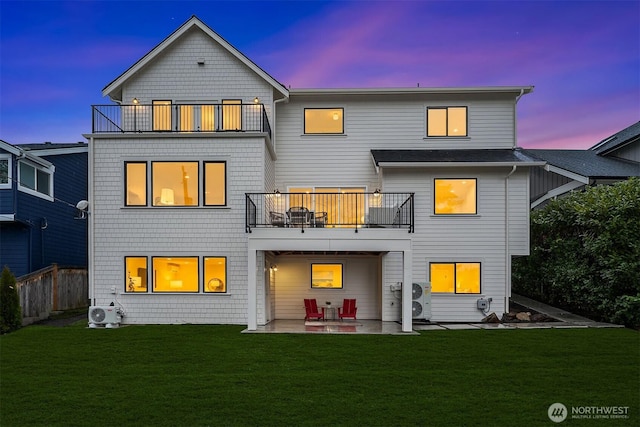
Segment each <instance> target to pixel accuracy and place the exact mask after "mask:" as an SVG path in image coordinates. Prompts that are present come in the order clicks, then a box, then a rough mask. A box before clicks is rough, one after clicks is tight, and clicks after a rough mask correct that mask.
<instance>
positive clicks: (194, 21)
mask: <svg viewBox="0 0 640 427" xmlns="http://www.w3.org/2000/svg"><path fill="white" fill-rule="evenodd" d="M193 27H197V28H199V29H200V30H202V31H203V32H204V33H205V34H207V35H208V36H209V37H211V38H212V39H213V40H214V41H216V42H217V43H218V44H219V45H220V46H222V47H223V48H225V49H226V50H227V51H228V52H229V53H231V54H232V55H233V56H235V57H236V58H238V59H239V60H240V61H241V62H242V63H244V64H245V65H246V66H247V67H249V68H250V69H251V70H253V71H254V72H255V73H256V74H258V75H259V76H260V77H262V78H263V79H264V80H265V81H266V82H267V83H269V84H270V85H271V86H273V87H274V88H275V89H276V90H277V91H279V92H280V93H282V94H283V95H284V96H288V94H289V92H288V90H287V88H286V87H285V86H284V85H283V84H282V83H280V82H278V81H277V80H276V79H274V78H273V77H271V76H270V75H269V74H268V73H267V72H266V71H264V70H263V69H262V68H260V67H259V66H257V65H256V64H255V63H254V62H253V61H251V60H250V59H249V58H247V57H246V56H245V55H244V54H242V52H240V51H239V50H238V49H236V48H235V47H233V46H232V45H231V44H230V43H229V42H227V41H226V40H225V39H224V38H222V37H221V36H220V35H219V34H218V33H216V32H215V31H213V30H212V29H211V28H210V27H209V26H207V25H206V24H205V23H204V22H202V21H201V20H200V19H199V18H198V17H197V16H195V15H193V16H192V17H191V18H189V19H188V20H187V21H186V22H185V23H184V24H182V25H181V26H180V27H179V28H178V29H177V30H175V31H174V32H173V33H171V34H170V35H169V36H168V37H167V38H166V39H164V40H163V41H162V42H160V44H158V45H157V46H156V47H154V48H153V49H152V50H151V51H150V52H149V53H147V54H146V55H144V56H143V57H142V58H140V59H139V60H138V61H137V62H136V63H135V64H133V65H132V66H131V67H129V69H128V70H126V71H125V72H124V73H122V74H121V75H120V76H119V77H117V78H116V79H115V80H114V81H112V82H111V83H109V84H108V85H107V86H105V88H104V89H102V95H103V96H107V95H108V96H109V97H110V98H111V99H113V100H115V101H121V99H120V98H121V97H122V85H123V84H124V83H125V82H126V81H127V80H128V79H129V78H130V77H131V76H133V75H134V74H135V73H137V72H138V71H140V70H141V69H142V68H144V67H145V66H147V65H148V64H149V63H150V62H151V61H153V59H154V58H156V57H157V56H158V55H159V54H160V53H161V52H162V51H164V50H165V49H166V48H167V47H168V46H170V45H171V44H172V43H174V42H175V41H176V40H178V39H179V38H180V37H181V36H182V35H183V34H185V33H186V32H187V31H189V30H190V29H191V28H193Z"/></svg>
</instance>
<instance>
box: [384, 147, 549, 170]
mask: <svg viewBox="0 0 640 427" xmlns="http://www.w3.org/2000/svg"><path fill="white" fill-rule="evenodd" d="M371 155H372V156H373V161H374V163H375V165H376V167H379V166H382V167H392V166H402V167H407V166H516V165H522V166H543V165H544V164H545V162H544V161H543V160H539V159H535V158H532V157H530V156H528V155H527V154H526V153H524V152H523V151H522V150H520V149H517V150H510V149H504V150H481V149H479V150H371Z"/></svg>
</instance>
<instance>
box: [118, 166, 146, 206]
mask: <svg viewBox="0 0 640 427" xmlns="http://www.w3.org/2000/svg"><path fill="white" fill-rule="evenodd" d="M124 167H125V191H126V195H125V206H147V163H146V162H125V164H124Z"/></svg>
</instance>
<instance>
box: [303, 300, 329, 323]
mask: <svg viewBox="0 0 640 427" xmlns="http://www.w3.org/2000/svg"><path fill="white" fill-rule="evenodd" d="M304 309H305V310H306V312H307V314H306V315H305V316H304V320H310V319H318V320H324V310H322V311H319V310H318V303H317V302H316V300H315V299H306V298H305V300H304Z"/></svg>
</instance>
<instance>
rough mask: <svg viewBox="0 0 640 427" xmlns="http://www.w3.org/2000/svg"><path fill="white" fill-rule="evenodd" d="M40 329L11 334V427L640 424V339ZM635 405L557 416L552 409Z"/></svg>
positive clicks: (5, 356) (618, 332)
mask: <svg viewBox="0 0 640 427" xmlns="http://www.w3.org/2000/svg"><path fill="white" fill-rule="evenodd" d="M84 324H86V323H84V322H83V324H82V325H81V324H76V325H73V326H68V327H63V328H56V327H51V326H30V327H27V328H23V329H21V330H19V331H17V332H14V333H11V334H9V335H5V336H2V337H0V366H1V367H0V387H1V389H0V396H1V397H0V425H1V426H3V427H12V426H36V425H37V426H111V425H113V426H136V425H141V426H163V425H166V426H207V425H208V426H221V425H230V426H233V425H241V426H245V425H246V426H299V425H317V426H334V425H344V426H350V427H352V426H405V425H408V426H463V425H469V426H520V425H522V426H539V425H542V426H544V425H571V426H575V425H585V426H594V427H595V426H600V425H604V426H618V425H631V424H635V425H638V424H637V423H639V422H640V389H639V380H640V333H638V332H637V331H633V330H629V329H538V330H471V331H468V330H465V331H428V332H423V333H422V334H421V335H419V336H416V335H412V336H390V335H298V334H241V333H240V331H241V330H242V329H243V328H242V327H240V326H195V325H184V326H129V327H122V328H119V329H109V330H105V329H100V330H95V329H87V328H85V327H84ZM555 402H560V403H563V404H564V405H565V406H566V407H567V408H569V411H571V407H572V406H575V407H578V406H598V407H600V406H618V407H620V406H623V407H624V406H628V407H629V409H628V413H629V418H628V419H625V420H593V419H592V420H588V419H582V420H578V419H571V416H570V417H569V419H567V420H566V421H565V422H563V423H562V424H555V423H552V422H551V421H550V420H549V418H548V417H547V409H548V407H549V405H551V404H552V403H555Z"/></svg>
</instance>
